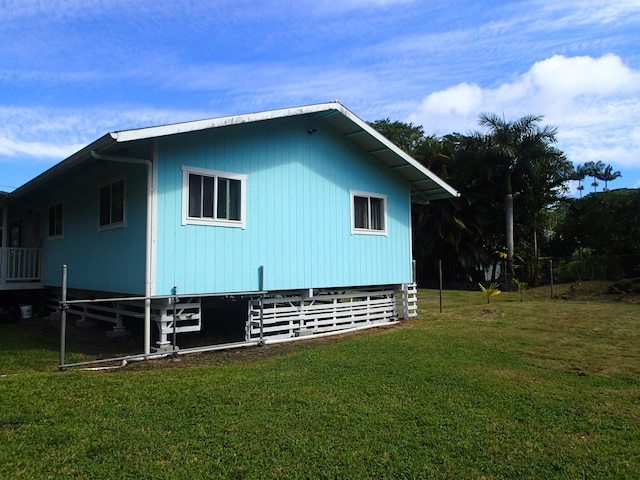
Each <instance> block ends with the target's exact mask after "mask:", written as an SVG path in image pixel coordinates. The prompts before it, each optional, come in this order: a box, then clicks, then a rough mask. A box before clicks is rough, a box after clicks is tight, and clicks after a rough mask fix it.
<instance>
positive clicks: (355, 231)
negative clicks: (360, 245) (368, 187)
mask: <svg viewBox="0 0 640 480" xmlns="http://www.w3.org/2000/svg"><path fill="white" fill-rule="evenodd" d="M356 197H361V198H366V199H368V200H369V209H368V212H369V225H371V202H370V200H371V198H377V199H380V200H382V221H383V225H384V228H383V229H382V230H376V229H373V228H356V212H355V210H356V208H355V198H356ZM349 203H350V205H351V234H352V235H384V236H386V235H387V228H388V227H387V225H388V224H389V222H388V218H387V196H386V195H383V194H379V193H371V192H362V191H359V190H349Z"/></svg>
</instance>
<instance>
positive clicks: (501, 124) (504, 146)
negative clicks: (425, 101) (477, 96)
mask: <svg viewBox="0 0 640 480" xmlns="http://www.w3.org/2000/svg"><path fill="white" fill-rule="evenodd" d="M542 118H543V117H542V116H539V115H526V116H524V117H522V118H520V119H518V120H514V121H511V122H508V121H506V120H505V119H504V118H500V117H499V116H498V115H496V114H494V113H482V114H481V115H480V120H479V121H478V123H479V124H480V126H483V127H486V128H488V129H489V133H488V135H487V141H488V144H489V149H490V151H491V152H492V153H493V154H494V155H495V157H496V160H497V161H498V162H499V163H500V164H501V166H502V169H503V171H504V175H505V180H504V189H505V190H504V191H505V196H504V209H505V229H506V243H507V262H508V266H509V271H510V273H511V275H512V276H513V274H514V263H513V255H514V234H513V185H512V173H513V170H514V168H515V166H516V165H517V164H518V163H519V162H520V160H521V159H522V157H523V155H525V154H526V153H527V151H529V150H531V149H533V148H539V147H540V145H544V144H548V143H552V142H555V141H556V133H557V129H556V128H555V127H551V126H548V125H547V126H544V127H542V128H540V126H539V123H540V122H541V121H542Z"/></svg>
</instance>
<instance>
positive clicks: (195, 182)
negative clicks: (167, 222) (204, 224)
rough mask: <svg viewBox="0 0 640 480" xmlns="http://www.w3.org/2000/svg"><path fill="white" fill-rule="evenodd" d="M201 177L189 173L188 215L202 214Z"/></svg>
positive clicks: (196, 215)
mask: <svg viewBox="0 0 640 480" xmlns="http://www.w3.org/2000/svg"><path fill="white" fill-rule="evenodd" d="M201 188H202V177H201V176H200V175H194V174H192V173H190V174H189V216H190V217H200V216H202V191H201Z"/></svg>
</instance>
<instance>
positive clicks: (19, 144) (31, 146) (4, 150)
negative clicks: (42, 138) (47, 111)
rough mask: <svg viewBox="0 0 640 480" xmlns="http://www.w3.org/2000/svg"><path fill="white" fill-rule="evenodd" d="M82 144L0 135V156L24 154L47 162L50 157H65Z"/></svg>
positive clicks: (78, 148)
mask: <svg viewBox="0 0 640 480" xmlns="http://www.w3.org/2000/svg"><path fill="white" fill-rule="evenodd" d="M83 146H84V145H80V144H69V145H55V144H50V143H43V142H26V141H22V140H15V139H10V138H6V137H1V136H0V158H1V156H5V155H6V156H9V157H15V156H21V155H26V156H29V157H33V158H36V159H39V160H42V161H47V162H48V161H50V160H51V159H52V158H54V159H55V158H58V159H63V158H66V157H68V156H69V155H71V154H72V153H74V152H76V151H78V150H80V149H81V148H82V147H83Z"/></svg>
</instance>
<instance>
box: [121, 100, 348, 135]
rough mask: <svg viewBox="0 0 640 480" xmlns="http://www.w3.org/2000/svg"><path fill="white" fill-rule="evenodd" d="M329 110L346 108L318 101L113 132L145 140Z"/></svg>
mask: <svg viewBox="0 0 640 480" xmlns="http://www.w3.org/2000/svg"><path fill="white" fill-rule="evenodd" d="M328 110H340V111H341V112H343V113H344V111H346V109H345V108H344V107H343V106H342V105H341V104H340V103H338V102H328V103H318V104H315V105H306V106H302V107H292V108H283V109H279V110H268V111H265V112H257V113H246V114H242V115H230V116H227V117H217V118H209V119H206V120H195V121H192V122H183V123H173V124H169V125H159V126H156V127H147V128H138V129H133V130H121V131H118V132H113V133H111V136H112V137H113V139H114V140H116V141H117V142H130V141H133V140H144V139H147V138H157V137H164V136H167V135H175V134H178V133H188V132H196V131H199V130H206V129H209V128H219V127H227V126H230V125H238V124H241V123H251V122H260V121H263V120H273V119H276V118H285V117H293V116H297V115H306V114H309V113H317V112H324V111H328Z"/></svg>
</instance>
